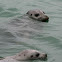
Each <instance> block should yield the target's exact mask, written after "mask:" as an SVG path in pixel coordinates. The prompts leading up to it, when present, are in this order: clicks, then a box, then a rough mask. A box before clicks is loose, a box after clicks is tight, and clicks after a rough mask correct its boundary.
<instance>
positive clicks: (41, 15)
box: [26, 9, 49, 22]
mask: <svg viewBox="0 0 62 62" xmlns="http://www.w3.org/2000/svg"><path fill="white" fill-rule="evenodd" d="M26 14H27V15H28V16H29V17H30V18H33V19H36V20H39V21H42V22H47V21H48V20H49V17H48V16H47V15H45V12H43V11H41V10H38V9H36V10H29V11H28V12H27V13H26Z"/></svg>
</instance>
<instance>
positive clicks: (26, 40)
mask: <svg viewBox="0 0 62 62" xmlns="http://www.w3.org/2000/svg"><path fill="white" fill-rule="evenodd" d="M30 9H40V10H43V11H44V12H45V13H46V14H47V15H48V16H49V18H50V19H49V22H48V23H43V22H39V21H36V20H32V19H30V18H23V17H22V16H23V15H24V14H25V13H26V12H27V11H28V10H30ZM24 49H36V50H39V51H42V52H44V53H47V54H48V60H47V61H39V60H35V61H33V62H62V0H27V1H26V0H0V56H3V57H5V56H11V55H14V54H16V53H18V52H20V51H21V50H24Z"/></svg>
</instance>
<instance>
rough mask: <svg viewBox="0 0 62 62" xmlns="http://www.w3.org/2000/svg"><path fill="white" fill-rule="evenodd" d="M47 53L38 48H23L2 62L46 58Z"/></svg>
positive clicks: (0, 61)
mask: <svg viewBox="0 0 62 62" xmlns="http://www.w3.org/2000/svg"><path fill="white" fill-rule="evenodd" d="M46 58H47V54H45V53H41V52H39V51H37V50H23V51H22V52H20V53H17V54H16V55H14V56H8V57H5V58H4V59H2V60H0V62H19V61H25V60H35V59H42V60H44V59H46Z"/></svg>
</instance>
